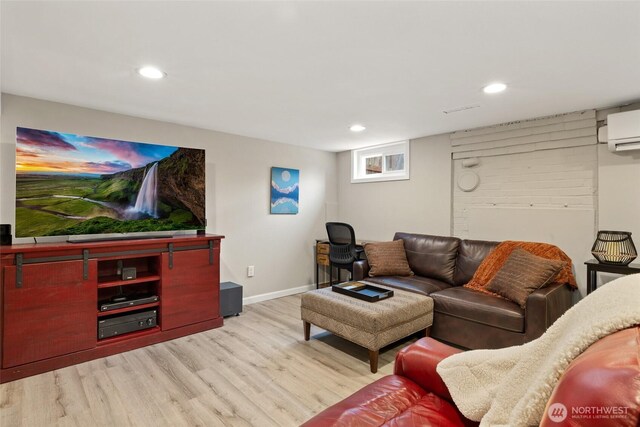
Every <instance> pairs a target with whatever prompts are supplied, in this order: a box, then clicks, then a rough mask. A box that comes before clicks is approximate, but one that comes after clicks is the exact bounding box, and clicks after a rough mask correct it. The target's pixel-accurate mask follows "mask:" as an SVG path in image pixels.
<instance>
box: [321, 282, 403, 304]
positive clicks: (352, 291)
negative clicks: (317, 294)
mask: <svg viewBox="0 0 640 427" xmlns="http://www.w3.org/2000/svg"><path fill="white" fill-rule="evenodd" d="M331 289H332V290H333V291H334V292H338V293H339V294H344V295H348V296H350V297H354V298H358V299H361V300H364V301H369V302H376V301H380V300H383V299H387V298H391V297H392V296H393V291H392V290H390V289H384V288H379V287H377V286H373V285H368V284H366V283H360V282H346V283H340V284H339V285H333V286H331Z"/></svg>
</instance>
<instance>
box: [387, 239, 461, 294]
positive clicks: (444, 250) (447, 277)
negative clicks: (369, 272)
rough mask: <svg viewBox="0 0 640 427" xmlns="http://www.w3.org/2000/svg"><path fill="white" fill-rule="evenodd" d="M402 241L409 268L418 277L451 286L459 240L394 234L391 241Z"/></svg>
mask: <svg viewBox="0 0 640 427" xmlns="http://www.w3.org/2000/svg"><path fill="white" fill-rule="evenodd" d="M400 239H402V240H404V250H405V252H406V254H407V260H408V261H409V267H411V270H413V272H414V273H415V274H417V275H419V276H424V277H429V278H431V279H439V280H442V281H444V282H446V283H448V284H450V285H453V283H454V282H453V273H454V271H455V267H456V255H457V254H458V245H459V243H460V239H458V238H456V237H446V236H429V235H425V234H413V233H396V235H395V236H394V238H393V240H400Z"/></svg>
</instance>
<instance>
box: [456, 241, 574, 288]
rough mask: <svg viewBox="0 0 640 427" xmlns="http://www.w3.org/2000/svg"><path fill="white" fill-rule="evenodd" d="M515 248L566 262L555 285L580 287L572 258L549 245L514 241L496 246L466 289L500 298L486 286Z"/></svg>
mask: <svg viewBox="0 0 640 427" xmlns="http://www.w3.org/2000/svg"><path fill="white" fill-rule="evenodd" d="M515 248H522V249H524V250H526V251H528V252H530V253H532V254H534V255H537V256H539V257H542V258H547V259H555V260H560V261H564V262H565V266H564V267H563V268H562V270H560V272H559V273H558V275H557V276H556V278H555V279H554V281H553V283H566V284H567V285H569V286H572V287H574V288H577V287H578V284H577V283H576V278H575V276H574V275H573V271H572V269H571V265H572V264H571V258H569V257H568V256H567V254H565V253H564V252H563V251H562V250H561V249H560V248H558V247H557V246H554V245H550V244H548V243H537V242H517V241H513V240H506V241H504V242H502V243H500V244H499V245H498V246H496V248H495V249H494V250H493V251H492V252H491V253H490V254H489V255H487V257H486V258H485V259H484V260H483V261H482V263H481V264H480V266H479V267H478V269H477V270H476V272H475V274H474V275H473V278H472V279H471V281H470V282H469V283H467V284H466V285H464V286H465V287H466V288H470V289H473V290H474V291H479V292H482V293H485V294H489V295H494V296H499V295H498V294H494V293H493V292H489V291H487V290H486V289H485V286H487V285H488V284H489V282H490V281H491V279H493V276H495V275H496V273H497V272H498V271H499V270H500V269H501V268H502V266H503V265H504V263H505V262H506V261H507V258H509V255H511V252H513V250H514V249H515Z"/></svg>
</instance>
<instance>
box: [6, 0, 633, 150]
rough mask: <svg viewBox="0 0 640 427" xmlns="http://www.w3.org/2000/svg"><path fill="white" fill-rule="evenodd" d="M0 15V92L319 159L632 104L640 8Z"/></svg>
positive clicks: (355, 5)
mask: <svg viewBox="0 0 640 427" xmlns="http://www.w3.org/2000/svg"><path fill="white" fill-rule="evenodd" d="M0 7H1V10H0V12H1V18H0V19H1V25H2V28H1V37H2V39H1V43H2V50H1V54H2V56H1V60H2V65H1V73H2V74H1V77H2V91H3V92H6V93H12V94H16V95H23V96H29V97H34V98H40V99H46V100H52V101H58V102H64V103H68V104H74V105H79V106H84V107H90V108H96V109H100V110H105V111H111V112H118V113H124V114H129V115H133V116H138V117H145V118H151V119H157V120H163V121H168V122H174V123H180V124H185V125H191V126H197V127H201V128H206V129H214V130H218V131H224V132H229V133H234V134H240V135H246V136H250V137H255V138H261V139H266V140H272V141H277V142H283V143H288V144H295V145H300V146H306V147H313V148H317V149H322V150H329V151H342V150H347V149H351V148H358V147H363V146H369V145H374V144H379V143H384V142H392V141H399V140H404V139H408V138H416V137H420V136H425V135H433V134H438V133H443V132H449V131H453V130H460V129H468V128H473V127H477V126H483V125H490V124H496V123H503V122H508V121H512V120H518V119H526V118H533V117H539V116H543V115H550V114H555V113H562V112H569V111H576V110H581V109H587V108H603V107H609V106H615V105H621V104H625V103H628V102H632V101H637V100H640V25H638V22H639V21H640V2H614V1H607V2H605V1H602V2H571V1H570V2H416V1H414V2H399V1H386V2H362V1H353V2H346V1H335V2H268V1H259V2H237V1H236V2H185V1H173V2H160V1H141V2H115V1H103V2H57V1H45V2H28V1H16V2H12V1H4V0H3V1H2V3H1V6H0ZM146 64H155V65H157V66H159V67H160V68H162V69H163V70H164V71H165V72H166V73H167V74H168V76H167V78H165V79H163V80H160V81H149V80H144V79H142V78H141V77H139V76H138V75H137V74H136V73H135V69H136V68H138V67H140V66H142V65H146ZM494 81H502V82H504V83H506V84H507V85H508V89H507V91H505V92H503V93H501V94H495V95H486V94H484V93H483V92H482V87H483V86H484V85H486V84H488V83H490V82H494ZM470 105H479V106H480V107H479V108H474V109H471V110H466V111H461V112H458V113H453V114H444V113H443V110H448V109H451V108H457V107H464V106H470ZM354 123H361V124H363V125H365V126H366V127H367V129H366V130H365V131H364V132H361V133H358V134H355V133H352V132H350V131H349V126H350V125H352V124H354ZM101 136H104V135H101ZM181 143H182V142H181Z"/></svg>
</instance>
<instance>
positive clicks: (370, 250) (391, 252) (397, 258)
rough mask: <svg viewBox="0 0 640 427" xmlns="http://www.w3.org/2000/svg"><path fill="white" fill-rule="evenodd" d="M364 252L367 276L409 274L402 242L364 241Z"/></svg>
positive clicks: (410, 273) (410, 272) (411, 272)
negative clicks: (367, 269) (367, 270)
mask: <svg viewBox="0 0 640 427" xmlns="http://www.w3.org/2000/svg"><path fill="white" fill-rule="evenodd" d="M364 253H365V254H366V255H367V262H368V263H369V276H371V277H374V276H411V275H413V271H411V269H410V268H409V263H408V262H407V255H406V254H405V252H404V242H403V241H402V240H394V241H393V242H376V243H365V245H364Z"/></svg>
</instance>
